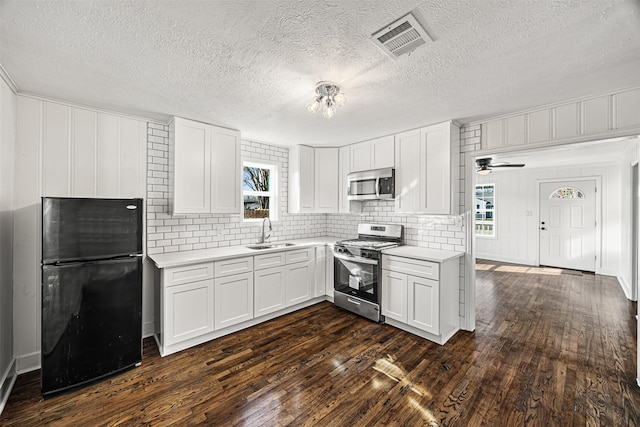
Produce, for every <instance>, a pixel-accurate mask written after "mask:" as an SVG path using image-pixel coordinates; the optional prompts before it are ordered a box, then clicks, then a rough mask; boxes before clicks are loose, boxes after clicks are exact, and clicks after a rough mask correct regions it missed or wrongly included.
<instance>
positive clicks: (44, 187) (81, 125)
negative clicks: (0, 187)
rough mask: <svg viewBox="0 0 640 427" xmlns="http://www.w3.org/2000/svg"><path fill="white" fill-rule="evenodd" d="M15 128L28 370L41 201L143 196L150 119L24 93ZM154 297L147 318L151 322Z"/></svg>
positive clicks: (18, 349) (17, 310)
mask: <svg viewBox="0 0 640 427" xmlns="http://www.w3.org/2000/svg"><path fill="white" fill-rule="evenodd" d="M16 132H17V136H16V153H15V186H14V188H15V194H14V203H13V204H14V209H15V212H14V227H13V231H14V246H13V255H14V262H13V276H14V295H13V302H14V317H13V323H14V336H15V340H14V346H15V348H14V353H15V355H16V356H17V357H18V369H19V370H21V371H24V370H29V369H33V368H35V367H37V366H38V365H39V363H40V354H39V350H40V246H41V242H40V209H41V208H40V198H41V197H42V196H61V197H65V196H66V197H112V198H117V197H145V192H146V142H147V122H146V121H144V120H139V119H135V118H130V117H125V116H120V115H116V114H110V113H105V112H98V111H93V110H89V109H85V108H78V107H75V106H70V105H66V104H63V103H57V102H51V101H46V100H41V99H37V98H32V97H28V96H18V97H17V127H16ZM147 276H148V275H147ZM149 287H151V283H148V284H147V283H146V284H145V288H149ZM148 295H149V292H148V290H147V289H145V298H144V299H143V323H144V324H145V325H146V324H150V325H153V304H152V299H151V300H149V299H148ZM152 296H153V294H151V297H152ZM149 328H150V329H151V330H152V326H150V327H149Z"/></svg>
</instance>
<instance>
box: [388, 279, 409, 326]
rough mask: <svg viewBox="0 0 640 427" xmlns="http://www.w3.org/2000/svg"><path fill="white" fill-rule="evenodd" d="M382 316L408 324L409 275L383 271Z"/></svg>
mask: <svg viewBox="0 0 640 427" xmlns="http://www.w3.org/2000/svg"><path fill="white" fill-rule="evenodd" d="M382 314H383V315H384V316H386V317H389V318H391V319H395V320H398V321H400V322H404V323H407V275H406V274H401V273H396V272H393V271H389V270H382Z"/></svg>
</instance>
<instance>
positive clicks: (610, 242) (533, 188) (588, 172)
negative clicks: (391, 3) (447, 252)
mask: <svg viewBox="0 0 640 427" xmlns="http://www.w3.org/2000/svg"><path fill="white" fill-rule="evenodd" d="M594 176H598V177H601V180H602V188H600V189H599V190H598V191H600V195H601V197H602V223H601V229H602V245H601V246H602V247H601V259H600V260H599V261H598V264H599V272H600V273H602V274H608V275H614V276H616V275H617V274H618V272H619V269H620V260H621V256H622V254H621V247H620V238H621V233H622V229H621V223H622V212H621V209H620V201H621V198H622V194H621V188H622V181H621V166H620V165H619V164H616V163H612V164H606V165H592V166H581V167H568V168H566V167H565V168H561V169H560V168H553V169H546V168H545V169H531V170H527V169H520V170H501V171H494V172H493V173H491V174H489V175H485V176H481V175H478V176H477V183H478V184H485V183H494V184H495V185H496V202H495V203H496V238H485V237H476V256H477V257H478V258H486V259H492V260H497V261H506V262H513V263H519V264H527V265H537V263H538V259H539V258H538V246H537V243H538V228H539V225H538V219H537V218H538V210H539V201H538V182H539V181H540V180H550V179H558V180H563V179H570V178H581V177H594Z"/></svg>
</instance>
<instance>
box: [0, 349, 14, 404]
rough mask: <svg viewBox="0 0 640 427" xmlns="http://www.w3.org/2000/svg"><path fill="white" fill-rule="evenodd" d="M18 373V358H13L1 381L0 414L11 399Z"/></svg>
mask: <svg viewBox="0 0 640 427" xmlns="http://www.w3.org/2000/svg"><path fill="white" fill-rule="evenodd" d="M16 378H18V373H17V371H16V359H13V360H12V361H11V363H10V364H9V367H8V368H7V370H6V371H5V372H4V374H3V375H2V381H1V382H0V414H2V411H4V407H5V405H6V404H7V401H8V400H9V395H10V394H11V390H13V385H14V384H15V383H16Z"/></svg>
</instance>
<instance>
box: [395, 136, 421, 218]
mask: <svg viewBox="0 0 640 427" xmlns="http://www.w3.org/2000/svg"><path fill="white" fill-rule="evenodd" d="M395 151H396V157H395V158H396V162H397V164H398V167H397V168H396V211H397V212H418V211H419V210H420V185H419V180H420V129H415V130H411V131H408V132H403V133H399V134H397V135H396V138H395Z"/></svg>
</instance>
